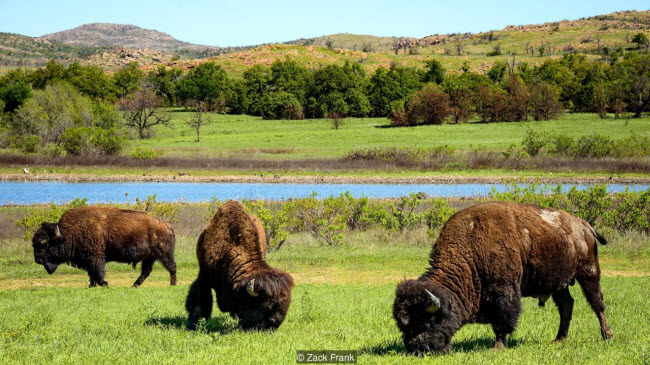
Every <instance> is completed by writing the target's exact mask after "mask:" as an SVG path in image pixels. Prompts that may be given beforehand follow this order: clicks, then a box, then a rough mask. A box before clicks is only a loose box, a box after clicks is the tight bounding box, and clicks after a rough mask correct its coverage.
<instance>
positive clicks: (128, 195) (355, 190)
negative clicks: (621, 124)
mask: <svg viewBox="0 0 650 365" xmlns="http://www.w3.org/2000/svg"><path fill="white" fill-rule="evenodd" d="M523 185H525V184H523ZM549 186H554V185H549ZM572 186H574V185H571V184H566V185H563V187H564V189H566V190H568V189H569V188H571V187H572ZM577 186H578V188H580V189H586V188H587V187H588V186H590V185H577ZM626 186H628V185H622V184H612V185H608V190H609V191H610V192H618V191H623V190H625V187H626ZM649 186H650V185H648V184H635V185H629V187H630V190H636V191H640V190H645V189H647V188H648V187H649ZM492 187H495V188H496V189H497V190H498V191H503V190H505V189H506V185H503V184H435V185H432V184H428V185H422V184H420V185H409V184H254V183H228V184H226V183H216V184H205V183H173V182H161V183H152V182H133V183H66V182H0V205H12V204H39V203H49V202H55V203H63V202H67V201H70V200H72V199H74V198H87V199H88V202H89V203H110V202H112V203H132V202H134V201H135V198H136V197H138V198H140V199H144V198H146V197H147V195H153V194H157V198H158V200H159V201H185V202H205V201H210V199H211V197H213V196H214V197H216V198H218V199H221V200H226V199H266V200H284V199H288V198H299V197H305V196H308V195H311V194H312V192H316V193H318V196H319V197H327V196H332V195H339V194H341V193H344V192H346V191H349V192H350V193H351V194H352V195H353V196H355V197H361V196H367V197H369V198H393V197H401V196H405V195H408V194H409V193H412V192H415V193H417V192H421V191H422V192H425V193H427V194H428V195H430V196H435V197H470V196H485V195H487V194H488V193H489V192H490V191H492Z"/></svg>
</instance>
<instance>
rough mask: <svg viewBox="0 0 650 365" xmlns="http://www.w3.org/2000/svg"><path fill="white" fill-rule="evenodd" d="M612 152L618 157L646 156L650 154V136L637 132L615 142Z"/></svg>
mask: <svg viewBox="0 0 650 365" xmlns="http://www.w3.org/2000/svg"><path fill="white" fill-rule="evenodd" d="M612 154H613V155H614V156H616V157H620V158H626V157H645V156H648V155H650V138H648V137H641V136H639V135H638V134H636V133H632V135H631V136H629V137H627V138H623V139H621V140H618V141H617V142H616V143H614V147H613V150H612Z"/></svg>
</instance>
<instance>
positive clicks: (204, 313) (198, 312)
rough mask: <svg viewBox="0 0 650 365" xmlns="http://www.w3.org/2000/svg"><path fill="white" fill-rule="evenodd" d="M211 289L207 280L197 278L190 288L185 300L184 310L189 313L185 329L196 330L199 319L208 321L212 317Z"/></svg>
mask: <svg viewBox="0 0 650 365" xmlns="http://www.w3.org/2000/svg"><path fill="white" fill-rule="evenodd" d="M212 300H213V299H212V288H211V286H210V282H209V280H206V279H205V277H201V273H200V272H199V277H198V278H197V279H196V280H195V281H194V282H193V283H192V285H191V286H190V292H189V293H188V294H187V299H186V300H185V309H186V310H187V312H188V313H189V317H188V319H187V322H188V323H187V328H188V329H190V330H196V327H197V324H198V322H199V320H200V319H201V318H205V319H208V318H210V316H211V315H212Z"/></svg>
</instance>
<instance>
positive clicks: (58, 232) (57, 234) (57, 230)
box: [54, 224, 61, 238]
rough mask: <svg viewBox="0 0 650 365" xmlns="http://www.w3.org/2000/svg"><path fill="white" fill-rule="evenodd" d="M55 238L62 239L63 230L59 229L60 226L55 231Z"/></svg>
mask: <svg viewBox="0 0 650 365" xmlns="http://www.w3.org/2000/svg"><path fill="white" fill-rule="evenodd" d="M54 237H56V238H59V237H61V230H60V229H59V225H58V224H57V225H56V228H55V229H54Z"/></svg>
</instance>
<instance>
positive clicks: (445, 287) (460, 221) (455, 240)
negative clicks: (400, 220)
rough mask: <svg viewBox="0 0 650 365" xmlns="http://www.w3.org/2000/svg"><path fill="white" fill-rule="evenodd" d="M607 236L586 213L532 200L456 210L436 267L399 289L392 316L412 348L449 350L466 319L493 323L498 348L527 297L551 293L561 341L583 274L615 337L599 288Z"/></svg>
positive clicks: (438, 247)
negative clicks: (583, 216) (573, 293)
mask: <svg viewBox="0 0 650 365" xmlns="http://www.w3.org/2000/svg"><path fill="white" fill-rule="evenodd" d="M598 242H600V243H602V244H605V243H606V242H605V240H604V239H603V238H602V237H601V236H600V235H599V234H597V233H596V232H595V231H594V229H593V228H592V227H591V226H590V225H589V224H588V223H587V222H585V221H584V220H582V219H580V218H577V217H575V216H572V215H570V214H568V213H566V212H563V211H559V210H554V209H548V208H541V207H538V206H536V205H530V204H517V203H506V202H493V203H484V204H479V205H475V206H473V207H470V208H467V209H464V210H461V211H459V212H457V213H456V214H454V215H453V216H452V217H451V218H450V219H449V220H448V221H447V222H446V223H445V225H444V227H443V228H442V231H441V232H440V236H439V237H438V240H437V241H436V243H435V246H434V247H433V250H432V252H431V255H430V259H429V264H430V267H429V269H428V270H427V271H426V272H425V273H424V274H423V275H422V276H420V278H419V279H417V280H408V281H405V282H403V283H401V284H400V285H399V286H398V288H397V294H396V298H395V303H394V305H393V316H394V317H395V320H396V321H397V325H398V327H399V329H400V330H401V332H402V337H403V339H404V344H405V346H406V349H407V351H409V352H413V353H424V352H431V351H447V350H448V349H449V347H450V343H451V338H452V336H453V335H454V334H455V333H456V331H458V330H459V329H460V328H461V327H462V326H463V325H465V324H466V323H473V322H474V323H487V324H491V325H492V329H493V330H494V333H495V335H496V341H495V347H496V348H501V347H504V346H505V337H506V335H507V334H509V333H512V332H513V331H514V330H515V327H516V325H517V320H518V318H519V313H520V311H521V297H536V298H542V299H544V298H547V297H548V296H552V298H553V300H554V301H555V304H556V305H557V308H558V310H559V312H560V327H559V330H558V333H557V337H556V340H557V341H560V340H563V339H564V338H566V336H567V333H568V331H569V324H570V322H571V314H572V311H573V298H572V297H571V294H570V292H569V285H572V284H573V283H574V282H575V281H576V280H577V281H578V283H579V284H580V286H581V287H582V292H583V293H584V295H585V297H586V298H587V301H588V302H589V304H590V305H591V308H592V309H593V311H594V312H595V313H596V315H597V316H598V320H599V321H600V329H601V335H602V338H603V339H607V338H609V337H611V336H612V331H611V330H610V328H609V325H608V323H607V318H606V317H605V312H604V311H605V304H604V303H603V294H602V293H601V291H600V267H599V265H598V246H597V243H598Z"/></svg>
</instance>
